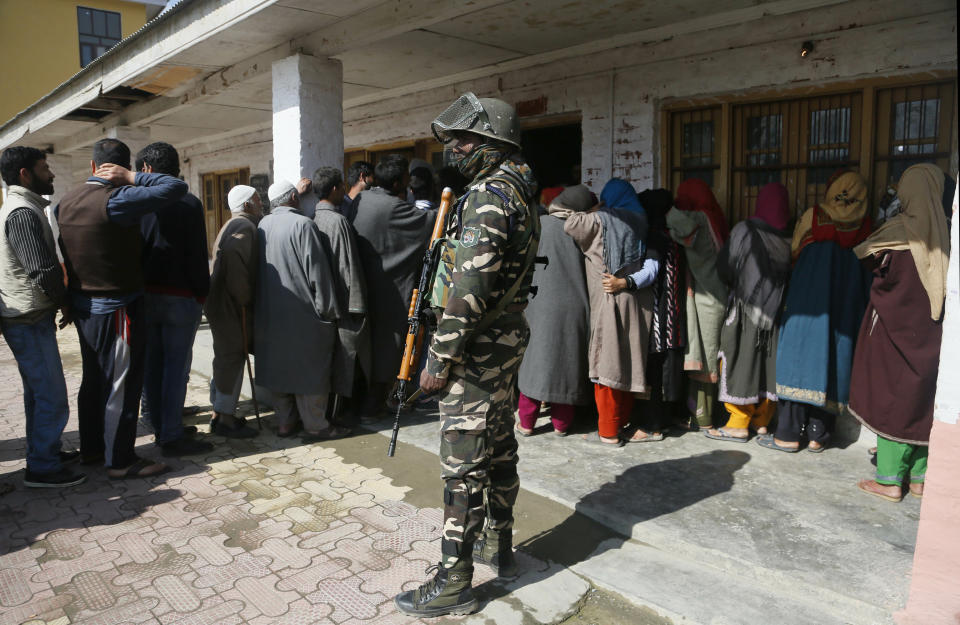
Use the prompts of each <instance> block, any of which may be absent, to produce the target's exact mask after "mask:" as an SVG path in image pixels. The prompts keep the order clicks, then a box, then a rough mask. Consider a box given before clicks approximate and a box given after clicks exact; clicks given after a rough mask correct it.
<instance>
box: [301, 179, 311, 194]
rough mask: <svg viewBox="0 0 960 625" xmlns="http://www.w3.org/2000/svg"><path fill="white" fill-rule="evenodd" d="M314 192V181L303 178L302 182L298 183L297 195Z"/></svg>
mask: <svg viewBox="0 0 960 625" xmlns="http://www.w3.org/2000/svg"><path fill="white" fill-rule="evenodd" d="M312 190H313V181H312V180H310V179H309V178H301V179H300V182H298V183H297V193H299V194H300V195H306V194H307V193H310V192H311V191H312Z"/></svg>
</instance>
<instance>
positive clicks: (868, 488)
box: [857, 480, 903, 502]
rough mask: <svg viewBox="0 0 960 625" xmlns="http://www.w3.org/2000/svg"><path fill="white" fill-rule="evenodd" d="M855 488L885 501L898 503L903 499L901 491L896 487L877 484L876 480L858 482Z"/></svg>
mask: <svg viewBox="0 0 960 625" xmlns="http://www.w3.org/2000/svg"><path fill="white" fill-rule="evenodd" d="M857 488H859V489H860V490H862V491H863V492H865V493H869V494H871V495H875V496H877V497H880V498H881V499H886V500H887V501H893V502H899V501H900V500H901V499H903V489H901V488H900V487H899V486H896V485H889V484H879V483H877V481H876V480H860V481H859V482H857Z"/></svg>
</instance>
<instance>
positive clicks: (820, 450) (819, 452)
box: [807, 443, 827, 454]
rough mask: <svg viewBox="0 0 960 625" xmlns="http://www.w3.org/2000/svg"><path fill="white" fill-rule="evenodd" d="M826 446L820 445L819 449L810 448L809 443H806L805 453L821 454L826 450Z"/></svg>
mask: <svg viewBox="0 0 960 625" xmlns="http://www.w3.org/2000/svg"><path fill="white" fill-rule="evenodd" d="M826 448H827V446H826V445H820V446H819V447H811V446H810V443H807V451H809V452H810V453H811V454H822V453H823V450H824V449H826Z"/></svg>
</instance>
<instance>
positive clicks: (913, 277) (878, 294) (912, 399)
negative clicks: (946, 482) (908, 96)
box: [849, 164, 954, 501]
mask: <svg viewBox="0 0 960 625" xmlns="http://www.w3.org/2000/svg"><path fill="white" fill-rule="evenodd" d="M953 187H954V183H953V180H951V179H950V178H948V177H947V176H945V175H944V173H943V172H942V171H941V170H940V169H939V168H938V167H937V166H935V165H930V164H922V165H914V166H913V167H911V168H909V169H908V170H907V171H905V172H904V173H903V176H902V177H901V178H900V184H899V185H898V187H897V195H898V196H899V197H900V204H901V212H900V214H899V215H897V216H896V217H893V218H892V219H890V220H889V221H887V223H885V224H884V225H883V227H881V228H880V229H879V230H877V231H876V232H875V233H873V235H872V236H871V237H870V238H868V239H867V240H866V241H864V242H863V243H862V244H861V245H858V246H857V247H856V248H855V249H854V251H855V252H856V254H857V256H858V257H860V258H861V259H863V261H864V262H865V263H866V264H868V265H869V266H870V268H871V269H872V270H873V274H874V278H873V285H872V287H871V289H870V305H869V306H868V308H867V312H866V314H865V315H864V318H863V324H862V325H861V327H860V337H859V338H858V340H857V352H856V354H855V356H854V359H853V375H852V378H851V382H850V406H849V409H850V413H851V414H853V416H855V417H856V418H857V419H859V420H860V422H861V423H863V424H864V425H865V426H867V427H868V428H870V429H871V430H872V431H873V432H875V433H876V434H877V435H878V436H877V477H876V479H873V480H861V481H860V483H859V484H858V486H859V487H860V489H861V490H863V491H866V492H868V493H870V494H871V495H877V496H878V497H883V498H884V499H888V500H891V501H900V499H902V498H903V495H904V492H903V486H904V483H908V484H909V492H910V493H911V494H913V495H916V496H918V497H919V496H921V495H922V494H923V479H924V473H925V472H926V467H927V445H928V443H929V439H930V428H931V427H932V425H933V399H934V395H935V394H936V386H937V370H938V368H939V363H940V343H941V338H942V333H943V325H942V321H943V302H944V294H945V293H946V284H947V260H948V258H949V255H950V238H949V236H950V234H949V233H950V228H949V221H948V219H947V215H948V212H947V211H949V210H950V207H949V203H950V202H952V200H953Z"/></svg>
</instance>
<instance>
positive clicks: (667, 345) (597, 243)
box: [517, 164, 955, 501]
mask: <svg viewBox="0 0 960 625" xmlns="http://www.w3.org/2000/svg"><path fill="white" fill-rule="evenodd" d="M954 187H955V183H954V181H953V180H952V178H950V177H949V176H947V175H945V174H944V173H943V171H941V170H940V169H939V168H937V167H936V166H934V165H930V164H920V165H914V166H912V167H910V168H909V169H907V170H906V171H905V172H904V173H903V175H902V177H901V179H900V182H899V184H898V185H897V199H898V201H899V205H900V212H899V214H896V215H895V216H893V217H891V218H889V219H887V220H886V221H885V223H883V224H882V225H881V226H879V227H877V228H874V224H873V220H872V219H871V217H870V213H869V202H868V187H867V184H866V182H865V181H864V179H863V177H862V176H860V174H858V173H855V172H852V171H845V172H838V173H837V174H835V175H834V176H833V177H832V178H831V180H830V181H829V182H828V184H827V190H826V194H825V196H824V197H823V199H822V200H821V201H820V202H819V203H818V204H816V205H815V206H813V207H812V208H809V209H808V210H806V211H805V212H804V213H803V214H802V215H801V216H800V218H799V220H797V221H796V225H795V226H793V228H792V236H791V230H790V228H791V217H792V215H791V210H790V201H789V197H788V192H787V189H786V188H785V187H784V186H783V185H782V184H780V183H777V182H775V183H771V184H768V185H766V186H765V187H763V188H762V189H761V190H760V192H759V195H758V197H757V200H756V211H755V213H754V215H753V217H751V218H750V219H748V220H745V221H742V222H740V223H738V224H736V225H735V226H734V227H733V228H732V229H730V228H728V225H727V221H726V218H725V217H724V214H723V211H722V210H721V208H720V205H719V204H718V202H717V200H716V198H715V197H714V195H713V193H712V191H711V190H710V187H709V186H708V185H707V184H706V183H705V182H703V181H701V180H698V179H689V180H685V181H684V182H682V183H681V184H680V185H679V187H678V189H677V192H676V196H675V197H671V194H670V192H669V191H667V190H665V189H653V190H647V191H644V192H642V193H640V194H639V195H638V194H636V193H635V191H634V189H633V188H632V186H631V185H630V184H629V183H627V182H626V181H623V180H620V179H616V178H615V179H612V180H610V181H609V182H608V183H607V184H606V185H605V186H604V188H603V191H602V193H601V196H600V198H599V201H597V198H595V197H594V196H593V194H591V193H590V191H589V190H588V189H587V188H586V187H585V186H582V185H580V186H575V187H568V188H566V189H564V190H563V191H562V192H560V193H559V195H556V197H553V198H548V200H547V201H545V202H544V204H545V205H546V214H544V215H543V216H542V218H541V222H542V237H541V242H540V251H539V254H540V255H541V256H547V257H548V258H549V265H548V266H547V267H546V268H544V269H542V270H541V269H538V270H537V272H536V274H535V276H534V284H535V286H536V287H537V295H536V297H534V298H533V299H532V301H531V303H530V306H529V308H528V309H527V318H528V321H529V323H530V328H531V338H530V344H529V347H528V349H527V353H526V355H525V357H524V360H523V364H522V366H521V369H520V375H519V382H518V383H519V389H520V403H519V421H518V424H517V431H518V433H519V434H521V435H523V436H530V435H531V434H533V433H534V431H535V426H536V420H537V417H538V416H539V415H540V413H541V410H542V409H543V408H544V407H545V405H546V406H549V413H550V418H551V421H552V424H553V431H554V432H555V433H556V434H557V435H561V436H563V435H566V434H567V433H568V431H569V430H570V428H571V426H572V423H573V420H574V414H575V412H576V408H577V407H578V406H591V405H593V404H595V406H596V411H597V415H598V433H597V436H596V438H595V439H594V440H596V442H597V443H598V444H601V445H609V446H611V447H614V446H623V445H625V444H628V443H640V442H653V441H658V440H662V439H663V436H664V432H665V431H667V430H668V429H670V428H679V429H683V430H688V431H696V430H699V431H701V432H703V434H704V435H705V436H707V437H708V438H711V439H716V440H718V441H723V442H732V443H746V442H748V441H749V440H751V439H754V440H756V442H757V443H758V444H759V445H761V446H762V447H764V448H768V449H771V450H776V451H781V452H785V453H797V452H799V451H801V450H806V451H807V452H812V453H820V452H822V451H823V450H824V449H826V448H828V447H829V446H830V442H831V436H832V434H833V432H834V428H835V424H836V419H837V417H838V416H840V415H841V414H843V413H844V412H847V413H849V414H850V415H853V416H854V417H856V418H857V419H858V420H859V421H860V422H861V423H862V424H863V425H864V426H866V427H867V428H869V429H870V430H872V431H873V432H875V433H876V434H877V436H878V438H877V440H878V443H877V448H876V462H877V474H876V477H875V478H874V479H869V480H867V479H865V480H861V481H860V482H859V484H858V486H859V488H860V489H861V490H863V491H865V492H867V493H870V494H872V495H876V496H878V497H882V498H884V499H888V500H891V501H900V500H901V499H902V498H903V496H905V495H906V494H907V493H909V494H911V495H915V496H918V497H919V496H922V494H923V481H924V474H925V470H926V463H927V445H928V440H929V433H930V429H931V426H932V418H933V403H934V394H935V388H936V383H937V370H938V364H939V356H940V343H941V335H942V325H941V324H942V320H943V308H944V297H945V291H946V271H947V261H948V257H949V220H950V211H951V207H952V200H953V194H954Z"/></svg>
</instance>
